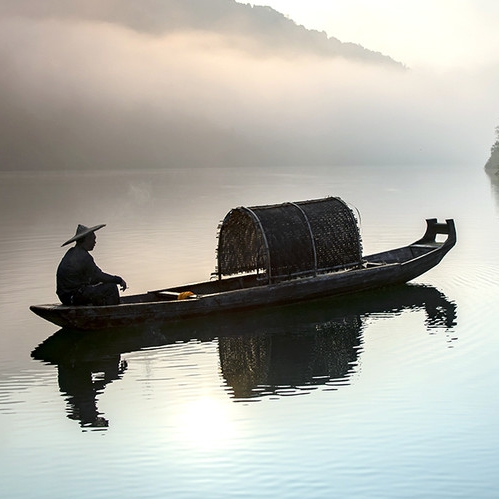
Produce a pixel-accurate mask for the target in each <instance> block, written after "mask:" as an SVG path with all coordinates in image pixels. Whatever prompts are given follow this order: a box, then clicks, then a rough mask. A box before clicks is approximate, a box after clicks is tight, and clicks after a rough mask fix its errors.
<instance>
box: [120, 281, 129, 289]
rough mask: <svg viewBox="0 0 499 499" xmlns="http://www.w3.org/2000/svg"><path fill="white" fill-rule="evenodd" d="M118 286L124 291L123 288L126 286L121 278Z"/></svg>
mask: <svg viewBox="0 0 499 499" xmlns="http://www.w3.org/2000/svg"><path fill="white" fill-rule="evenodd" d="M119 286H120V288H121V291H125V289H126V288H127V284H126V282H125V281H124V280H123V279H121V282H120V284H119Z"/></svg>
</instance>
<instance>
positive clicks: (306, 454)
mask: <svg viewBox="0 0 499 499" xmlns="http://www.w3.org/2000/svg"><path fill="white" fill-rule="evenodd" d="M326 195H336V196H340V197H342V198H343V199H344V200H345V201H347V202H349V203H350V204H351V205H352V206H354V207H355V208H357V209H358V210H359V211H360V213H361V221H362V226H361V233H362V238H363V246H364V251H365V253H371V252H375V251H380V250H383V249H389V248H391V247H395V246H399V245H405V244H407V243H410V242H412V241H414V240H416V239H418V238H419V237H420V236H421V235H422V233H423V231H424V229H425V222H424V219H425V218H431V217H437V218H439V219H444V218H454V219H455V220H456V224H457V230H458V244H457V245H456V247H455V248H454V249H453V250H452V251H451V252H450V253H449V254H448V255H447V257H446V258H445V259H444V260H443V262H442V263H441V264H440V265H439V266H438V267H437V268H435V269H433V270H431V271H430V272H428V273H427V274H425V275H423V276H422V277H420V278H419V279H417V280H416V281H414V282H413V283H411V284H410V285H407V286H403V287H400V288H396V289H392V290H383V291H378V292H376V293H369V294H365V295H362V296H358V297H352V298H349V299H342V300H336V301H335V300H321V301H318V302H314V303H310V304H305V305H299V306H293V307H282V308H279V309H275V310H271V311H269V310H266V311H256V312H252V313H240V314H232V315H228V316H224V317H214V318H212V319H203V320H196V321H186V322H185V323H183V324H178V325H173V326H168V325H164V326H162V327H154V328H153V327H150V328H147V327H144V328H142V329H139V330H121V331H116V332H113V333H106V334H104V333H102V334H98V333H94V334H83V333H80V334H77V335H75V334H72V333H70V332H64V331H58V328H57V327H56V326H53V325H51V324H49V323H47V322H44V321H43V320H42V319H40V318H38V317H36V316H35V315H33V314H32V313H31V312H30V311H29V309H28V307H29V305H30V304H34V303H47V302H53V301H56V297H55V293H54V286H55V283H54V281H55V278H54V273H55V268H56V266H57V264H58V262H59V260H60V258H61V257H62V255H63V253H64V249H63V248H60V245H61V244H62V242H64V241H65V240H67V239H68V238H69V237H71V236H72V235H73V234H74V231H75V228H76V225H77V223H83V224H85V225H95V224H98V223H106V224H107V227H106V228H104V229H103V230H101V231H99V232H98V233H97V240H98V242H97V246H96V248H95V250H94V257H95V259H96V261H97V263H98V264H99V265H100V266H101V267H102V268H103V269H104V270H106V271H108V272H111V273H116V274H120V275H122V276H123V277H124V278H125V279H126V281H127V282H128V284H129V285H130V290H129V291H127V292H130V293H138V292H142V291H146V290H148V289H157V288H162V287H166V286H168V285H174V284H179V283H186V282H193V281H198V280H204V279H205V278H207V277H209V275H210V273H211V272H213V270H214V267H215V247H216V243H217V240H216V232H217V225H218V223H219V222H220V220H222V218H223V217H224V216H225V214H226V213H227V212H228V211H229V210H230V209H231V208H233V207H235V206H239V205H246V206H251V205H258V204H268V203H277V202H283V201H291V200H293V201H297V200H304V199H312V198H317V197H322V196H326ZM498 203H499V194H498V189H497V186H496V185H495V184H494V178H490V177H489V176H487V175H486V174H485V173H484V171H483V170H482V168H481V167H480V166H479V165H478V166H477V165H474V166H473V165H472V166H470V167H467V168H464V167H452V166H449V167H440V168H430V167H421V168H414V167H411V168H409V167H400V168H360V167H359V168H335V169H332V168H314V169H311V168H303V169H292V170H291V169H276V170H273V171H269V170H258V169H253V170H248V169H246V170H236V169H234V170H231V169H220V170H217V169H205V170H202V169H198V170H194V169H184V170H180V169H179V170H173V171H165V172H147V173H144V172H128V173H117V172H115V173H71V174H69V173H68V174H61V173H47V174H6V173H3V174H0V208H1V209H0V227H1V229H2V237H1V240H0V257H1V260H2V265H1V267H0V314H1V318H2V321H1V324H2V326H1V327H2V334H1V335H0V422H1V425H0V428H1V429H0V444H1V445H0V449H1V450H0V453H1V454H0V456H1V466H0V470H1V471H0V481H1V483H2V490H3V494H2V495H3V496H4V497H13V498H14V497H15V498H24V497H26V498H28V497H29V498H32V497H37V498H42V497H43V498H44V497H47V498H61V499H62V498H64V499H66V498H68V497H71V498H85V499H87V498H90V497H91V498H93V499H96V498H116V497H120V498H121V499H124V498H164V497H174V498H198V497H199V498H233V497H240V498H253V497H255V498H256V497H282V498H300V499H303V498H342V499H345V498H348V499H355V498H370V499H371V498H380V499H381V498H383V499H388V498H397V499H400V498H422V499H423V498H424V499H428V498H432V497H438V498H466V499H467V498H472V497H473V498H482V499H483V498H496V497H498V490H499V475H498V473H497V470H498V469H499V431H498V427H497V423H498V420H499V399H498V397H497V394H496V390H497V383H498V381H499V362H498V361H497V359H498V358H499V333H498V332H497V331H498V328H497V324H498V322H499V307H498V306H497V302H498V300H497V296H498V294H499V293H498V291H499V284H498V280H499V259H498V257H497V251H498V248H499V245H498V240H499V219H498V218H499V217H498Z"/></svg>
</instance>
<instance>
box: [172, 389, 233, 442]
mask: <svg viewBox="0 0 499 499" xmlns="http://www.w3.org/2000/svg"><path fill="white" fill-rule="evenodd" d="M230 409H231V407H230V406H229V402H224V401H222V400H219V399H216V398H214V397H213V396H210V395H204V396H202V397H201V398H199V399H197V400H193V401H190V402H188V403H187V404H185V405H184V406H182V407H179V412H178V413H177V417H176V421H175V426H176V427H177V429H178V433H177V437H178V438H179V439H180V440H181V441H182V442H183V443H184V444H187V445H189V446H190V447H194V448H196V449H198V450H205V451H216V450H221V449H226V448H228V447H231V445H232V442H233V441H234V439H235V437H236V434H237V431H236V426H235V424H234V421H233V420H232V417H231V411H230Z"/></svg>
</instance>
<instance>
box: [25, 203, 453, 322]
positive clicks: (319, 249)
mask: <svg viewBox="0 0 499 499" xmlns="http://www.w3.org/2000/svg"><path fill="white" fill-rule="evenodd" d="M439 235H445V240H444V241H439V240H437V239H438V237H437V236H439ZM218 240H219V242H218V249H217V260H218V262H217V271H216V275H217V277H218V279H217V280H210V281H205V282H200V283H195V284H189V285H183V286H177V287H170V288H165V289H161V290H156V291H151V292H148V293H144V294H139V295H131V296H125V297H123V298H122V299H121V303H120V304H118V305H108V306H90V305H89V306H65V305H58V304H48V305H33V306H31V307H30V308H31V310H32V311H33V312H34V313H35V314H37V315H39V316H40V317H43V318H44V319H46V320H48V321H50V322H53V323H54V324H57V325H59V326H62V327H72V328H79V329H101V328H104V327H106V328H111V327H123V326H128V325H131V324H144V323H152V322H172V321H176V320H185V319H188V318H191V317H195V316H203V315H212V314H217V313H221V312H232V311H235V310H244V309H252V308H254V309H259V308H263V307H269V306H280V305H284V304H289V303H296V302H301V301H307V300H313V299H317V298H320V297H327V296H339V295H346V294H352V293H358V292H362V291H366V290H369V289H375V288H380V287H383V286H388V285H395V284H401V283H404V282H408V281H410V280H412V279H414V278H416V277H418V276H420V275H421V274H423V273H425V272H427V271H428V270H430V269H431V268H433V267H435V266H436V265H438V264H439V263H440V261H441V260H442V258H444V256H445V255H446V254H447V252H448V251H450V249H451V248H452V247H453V246H454V245H455V243H456V229H455V225H454V221H453V220H446V221H445V223H438V222H437V220H436V219H428V220H427V229H426V232H425V234H424V235H423V237H422V238H421V239H419V240H417V241H415V242H414V243H412V244H409V245H407V246H403V247H400V248H395V249H391V250H388V251H384V252H382V253H376V254H373V255H367V256H363V255H362V244H361V240H360V234H359V230H358V227H357V223H356V219H355V217H354V215H353V213H352V211H351V210H350V209H349V208H348V207H347V205H346V204H345V203H344V202H343V201H341V200H340V199H339V198H333V197H331V198H324V199H319V200H313V201H305V202H301V203H284V204H281V205H271V206H260V207H251V208H244V207H240V208H236V209H234V210H231V211H230V212H229V214H228V215H227V216H226V217H225V219H224V221H223V222H222V225H221V226H220V232H219V237H218ZM184 297H187V298H188V299H182V298H184ZM179 298H180V299H179Z"/></svg>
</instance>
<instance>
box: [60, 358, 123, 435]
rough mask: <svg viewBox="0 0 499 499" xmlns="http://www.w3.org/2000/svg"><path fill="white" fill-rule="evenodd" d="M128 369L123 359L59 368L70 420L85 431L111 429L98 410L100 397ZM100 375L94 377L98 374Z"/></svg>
mask: <svg viewBox="0 0 499 499" xmlns="http://www.w3.org/2000/svg"><path fill="white" fill-rule="evenodd" d="M126 368H127V363H126V361H125V360H121V358H120V356H119V355H115V356H111V357H109V358H106V359H100V360H97V361H95V362H80V363H78V362H77V363H75V364H73V363H62V364H59V366H58V370H59V387H60V389H61V391H62V392H64V393H66V394H67V395H68V398H67V401H68V404H69V408H70V410H69V413H68V417H69V418H70V419H74V420H77V421H80V424H81V426H82V427H107V426H109V422H108V420H107V419H105V418H104V417H102V416H101V415H100V413H99V411H98V410H97V401H96V397H97V395H98V394H99V393H101V392H102V391H103V390H104V388H105V386H106V385H107V384H108V383H111V382H112V381H114V380H117V379H120V378H121V377H122V375H123V373H124V372H125V370H126ZM96 373H99V375H98V376H96V377H94V374H96Z"/></svg>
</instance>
